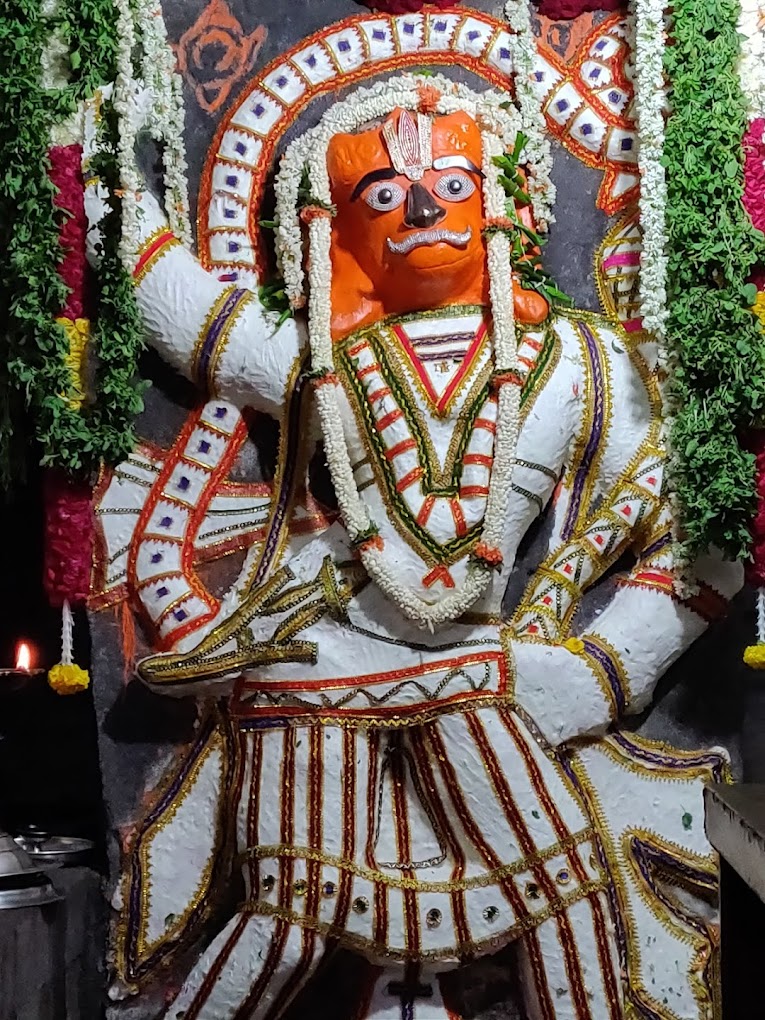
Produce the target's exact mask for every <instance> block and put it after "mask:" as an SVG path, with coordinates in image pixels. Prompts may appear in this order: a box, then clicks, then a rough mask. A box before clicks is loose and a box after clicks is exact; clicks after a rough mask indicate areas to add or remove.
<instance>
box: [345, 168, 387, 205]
mask: <svg viewBox="0 0 765 1020" xmlns="http://www.w3.org/2000/svg"><path fill="white" fill-rule="evenodd" d="M397 176H398V174H397V173H396V171H395V170H394V169H393V167H392V166H385V167H383V168H382V169H381V170H371V171H370V172H369V173H368V174H364V176H363V177H362V178H361V180H360V181H359V183H358V184H357V185H356V187H355V188H354V189H353V192H352V194H351V202H353V201H355V199H357V198H358V197H359V195H360V194H361V193H362V191H365V190H366V189H367V188H368V187H369V185H370V184H374V183H375V181H390V180H392V179H393V178H394V177H397Z"/></svg>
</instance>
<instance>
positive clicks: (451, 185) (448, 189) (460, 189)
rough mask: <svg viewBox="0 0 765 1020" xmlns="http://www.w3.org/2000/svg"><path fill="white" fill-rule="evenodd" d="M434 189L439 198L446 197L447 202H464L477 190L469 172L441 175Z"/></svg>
mask: <svg viewBox="0 0 765 1020" xmlns="http://www.w3.org/2000/svg"><path fill="white" fill-rule="evenodd" d="M433 190H434V191H435V193H436V194H437V195H438V197H439V198H445V199H446V201H447V202H464V200H465V199H466V198H469V197H470V196H471V195H472V194H473V192H474V191H475V184H474V183H473V181H472V180H471V179H470V178H469V177H468V176H467V174H457V173H452V174H444V175H443V177H439V179H438V183H437V184H436V186H435V188H434V189H433Z"/></svg>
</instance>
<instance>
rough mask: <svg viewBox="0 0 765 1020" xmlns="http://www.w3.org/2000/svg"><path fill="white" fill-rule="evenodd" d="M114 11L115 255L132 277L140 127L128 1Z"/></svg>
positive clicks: (117, 0) (119, 0) (116, 0)
mask: <svg viewBox="0 0 765 1020" xmlns="http://www.w3.org/2000/svg"><path fill="white" fill-rule="evenodd" d="M114 5H115V8H116V11H117V78H116V80H115V82H114V91H113V94H112V102H113V104H114V109H115V111H116V112H117V116H118V117H119V143H118V145H117V163H118V166H119V178H120V188H121V191H122V195H121V198H122V237H121V239H120V246H119V254H120V259H121V260H122V264H123V265H124V266H125V269H126V270H127V271H128V272H129V273H132V271H133V269H134V268H135V263H136V249H137V246H138V200H139V197H140V192H141V177H140V174H139V173H138V168H137V167H136V162H135V145H136V136H137V134H138V129H139V125H140V112H139V107H138V92H139V86H138V82H137V81H136V79H135V75H134V71H133V49H134V47H135V42H136V40H135V26H134V24H133V13H132V11H131V8H130V0H114Z"/></svg>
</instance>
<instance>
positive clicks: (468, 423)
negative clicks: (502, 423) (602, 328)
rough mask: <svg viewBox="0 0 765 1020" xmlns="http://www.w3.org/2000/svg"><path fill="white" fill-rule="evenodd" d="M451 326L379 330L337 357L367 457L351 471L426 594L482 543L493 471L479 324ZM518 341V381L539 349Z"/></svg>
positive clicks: (490, 409)
mask: <svg viewBox="0 0 765 1020" xmlns="http://www.w3.org/2000/svg"><path fill="white" fill-rule="evenodd" d="M450 325H451V327H452V328H449V329H446V330H440V331H439V330H434V329H433V328H432V324H430V327H431V328H428V326H429V322H428V320H419V321H415V322H414V323H413V324H410V323H404V324H395V325H391V326H385V327H378V328H376V329H374V330H369V331H367V332H366V333H365V334H364V335H363V336H362V337H361V338H354V339H353V340H351V341H350V342H349V343H348V344H347V345H346V346H345V348H344V350H343V353H342V356H341V357H340V358H338V363H339V365H338V367H340V368H341V374H342V376H343V378H344V382H345V384H346V391H347V393H348V396H349V399H350V402H351V407H352V409H353V411H354V413H355V416H356V419H357V423H358V425H359V429H360V432H361V434H362V439H363V442H364V446H365V452H366V456H364V457H363V458H361V459H359V460H357V461H356V463H355V464H354V465H353V467H354V477H355V480H356V484H357V486H358V489H359V491H363V490H364V489H365V488H367V487H368V486H369V485H372V484H374V483H375V482H376V483H377V485H378V487H379V490H380V492H381V494H382V496H383V500H384V502H385V504H386V507H387V509H388V513H389V517H390V519H391V521H392V523H393V524H394V526H395V527H396V529H397V531H398V532H399V533H400V534H401V535H402V537H403V538H404V540H405V541H406V542H407V544H409V545H411V546H413V547H414V548H415V549H416V551H417V552H418V554H419V555H420V556H421V557H422V559H424V560H425V562H426V563H427V564H428V565H429V568H430V569H428V570H427V571H426V572H425V573H424V575H423V577H422V584H423V586H424V587H425V588H430V587H432V586H433V585H435V584H436V583H437V582H438V583H440V584H442V585H443V586H444V587H445V588H452V587H454V579H453V578H452V575H451V573H450V571H449V569H448V568H449V566H450V565H451V564H453V563H454V562H456V561H457V560H459V559H460V558H461V557H463V556H464V555H465V554H466V552H468V551H470V550H471V549H472V548H473V547H474V546H475V545H476V543H477V542H478V541H479V539H480V537H481V529H482V525H483V522H484V518H485V514H486V507H487V501H488V498H489V491H490V482H491V475H492V469H493V466H494V445H495V436H496V433H497V412H498V399H497V394H496V392H494V391H493V389H492V387H491V376H492V371H493V368H494V358H493V353H492V350H491V342H490V336H489V334H488V331H487V324H486V322H485V320H482V319H478V321H477V323H473V328H472V329H467V330H466V329H464V323H456V324H455V323H451V324H450ZM460 325H461V326H463V328H454V327H455V326H457V327H458V326H460ZM525 339H527V340H528V343H527V344H526V345H525V346H526V348H527V349H526V350H524V354H527V355H530V357H525V358H523V361H522V360H521V359H519V369H520V370H521V374H522V375H523V376H524V377H525V376H526V375H527V373H529V372H530V371H531V370H532V369H533V368H534V367H535V365H536V360H537V359H538V357H539V355H540V352H541V351H542V350H543V347H544V344H543V343H542V342H541V341H537V340H535V339H533V338H531V337H528V338H525ZM523 347H524V344H523V343H522V344H521V348H523ZM519 353H520V351H519ZM524 362H525V364H524Z"/></svg>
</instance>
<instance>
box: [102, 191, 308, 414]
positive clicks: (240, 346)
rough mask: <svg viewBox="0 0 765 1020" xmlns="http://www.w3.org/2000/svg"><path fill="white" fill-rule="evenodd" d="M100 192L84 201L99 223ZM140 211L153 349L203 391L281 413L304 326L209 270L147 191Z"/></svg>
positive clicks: (142, 298)
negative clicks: (280, 314)
mask: <svg viewBox="0 0 765 1020" xmlns="http://www.w3.org/2000/svg"><path fill="white" fill-rule="evenodd" d="M98 188H99V186H98V184H97V183H91V184H90V185H89V187H88V188H87V191H86V195H85V205H86V210H87V212H88V215H89V219H90V221H91V223H94V224H95V223H98V221H99V219H100V216H101V208H102V200H101V198H100V195H99V190H98ZM137 212H138V215H137V224H138V238H137V241H138V245H137V251H136V254H135V269H134V271H133V280H134V283H135V288H136V300H137V303H138V307H139V309H140V311H141V314H142V316H143V320H144V324H145V326H146V330H147V337H148V339H149V342H150V343H151V345H152V347H154V348H155V350H156V351H157V352H158V353H159V354H160V355H161V357H162V358H163V360H164V361H166V362H167V364H169V365H170V366H171V367H172V368H174V369H176V370H177V371H178V372H180V373H181V374H182V375H183V376H185V377H186V378H187V379H189V380H191V382H193V383H195V384H196V385H197V386H198V387H199V388H200V390H201V391H202V392H203V393H208V394H211V395H212V396H214V397H220V398H222V399H225V400H229V401H231V403H233V404H236V405H237V406H238V407H254V408H256V409H257V410H259V411H265V412H267V413H269V414H272V415H278V413H279V411H280V408H281V407H282V406H283V404H284V401H285V394H286V389H287V381H288V379H289V377H290V375H291V371H292V368H293V366H294V364H295V361H296V359H297V358H298V357H299V356H300V351H301V348H302V346H303V342H304V336H303V329H302V328H301V324H300V322H299V321H298V320H296V319H294V318H292V317H290V318H287V319H285V320H284V321H283V322H281V324H279V316H278V315H277V314H276V313H270V312H266V311H265V310H264V308H263V306H262V304H261V303H260V301H259V299H258V295H257V294H256V293H255V291H253V290H250V289H248V288H246V287H242V286H238V285H236V284H232V283H230V282H224V281H221V280H219V279H217V278H216V276H215V275H214V274H212V273H209V272H207V271H206V270H205V269H204V268H203V267H202V265H201V264H200V263H199V261H198V260H197V259H196V258H195V257H194V255H193V254H192V253H191V252H190V251H189V250H188V249H187V248H186V247H185V246H184V245H183V244H182V243H181V241H180V240H179V239H178V238H177V237H176V236H175V234H174V233H173V231H172V230H171V228H170V226H169V224H168V221H167V218H166V216H165V214H164V212H163V210H162V208H161V206H160V204H159V202H158V201H157V199H156V198H155V196H154V195H153V194H152V193H151V192H150V191H148V190H145V191H143V192H142V193H141V197H140V202H139V203H138V210H137Z"/></svg>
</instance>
